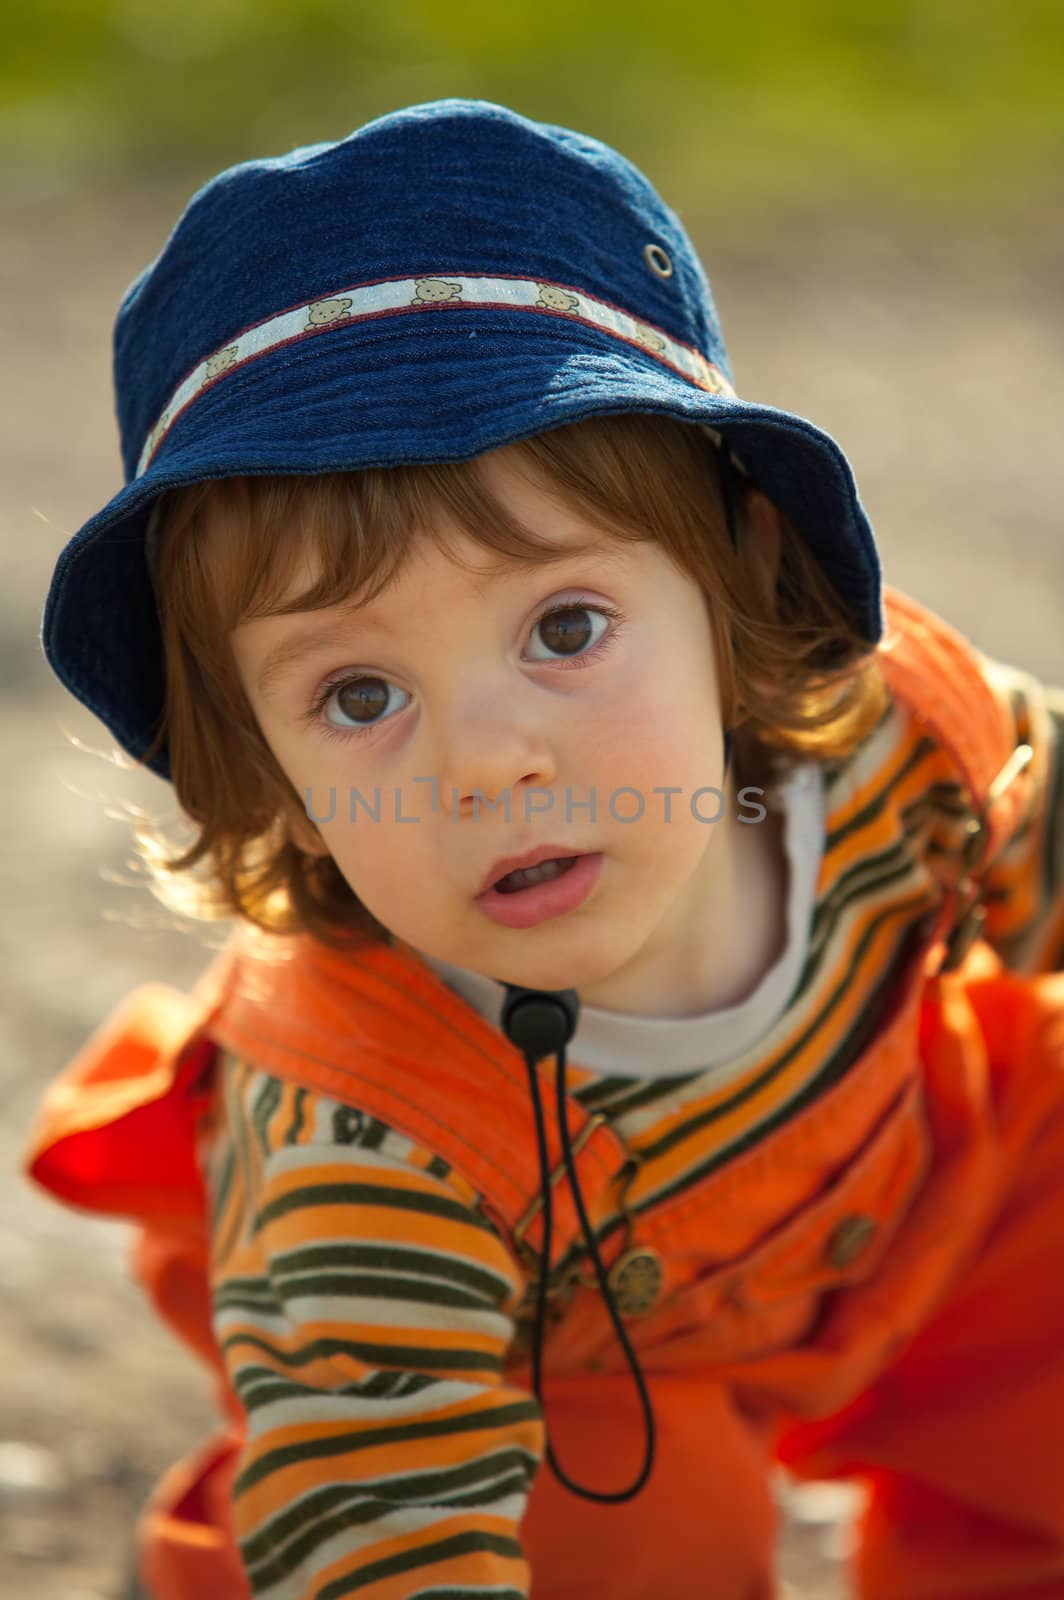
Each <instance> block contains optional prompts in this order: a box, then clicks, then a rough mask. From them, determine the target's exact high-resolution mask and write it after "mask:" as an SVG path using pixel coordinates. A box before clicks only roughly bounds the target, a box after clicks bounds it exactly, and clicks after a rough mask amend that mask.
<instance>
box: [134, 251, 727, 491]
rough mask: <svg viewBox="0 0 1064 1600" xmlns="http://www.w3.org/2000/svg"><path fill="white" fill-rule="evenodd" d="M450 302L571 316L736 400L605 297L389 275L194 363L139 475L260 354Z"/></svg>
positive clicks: (285, 316) (286, 314)
mask: <svg viewBox="0 0 1064 1600" xmlns="http://www.w3.org/2000/svg"><path fill="white" fill-rule="evenodd" d="M448 306H476V307H478V308H482V309H491V308H495V309H499V308H505V309H507V310H511V311H512V310H516V311H531V312H535V313H537V314H538V315H540V316H551V317H567V318H569V319H570V320H571V321H573V322H582V323H584V324H585V325H586V326H587V327H591V328H598V329H600V331H602V332H603V333H608V334H612V335H613V337H614V338H616V339H622V340H624V341H625V343H627V344H631V345H635V346H637V347H638V348H639V349H640V350H642V351H644V352H645V353H646V354H647V355H650V356H652V357H653V358H654V359H655V360H656V361H660V362H662V364H663V365H665V366H667V367H671V368H672V369H673V370H674V371H675V372H678V373H679V374H680V375H681V377H684V378H686V379H688V380H689V381H690V382H691V383H695V384H697V385H698V387H699V388H700V389H707V390H709V391H710V393H712V394H722V395H727V396H729V397H730V398H732V399H734V398H735V390H734V389H733V388H732V386H731V384H730V383H729V382H728V380H727V378H726V377H725V376H724V374H723V373H722V372H721V371H720V370H719V368H717V367H715V366H714V365H713V363H712V362H710V361H707V360H706V358H705V356H704V355H703V354H702V353H701V351H700V350H696V349H695V348H694V346H693V345H689V344H683V343H682V342H681V341H680V340H679V339H674V338H673V337H672V336H671V334H668V333H666V332H665V331H664V329H662V328H657V327H654V326H653V325H652V324H651V323H649V322H644V321H642V320H641V319H640V318H638V317H632V316H629V314H628V313H627V312H626V311H622V310H620V309H619V308H618V307H617V306H611V305H610V304H609V303H608V302H607V301H605V300H597V299H596V298H595V297H594V296H593V295H589V294H586V293H585V292H584V291H583V290H582V289H571V288H569V287H567V286H566V285H564V284H559V283H544V282H542V280H540V279H536V278H498V277H492V278H479V277H478V278H468V277H465V276H464V275H462V274H460V273H453V274H451V273H440V274H434V275H432V276H423V277H418V278H389V279H384V280H382V281H379V282H376V283H363V284H355V285H353V286H352V287H349V288H345V289H337V290H336V292H335V293H334V294H331V295H325V296H318V298H317V299H314V300H310V301H307V302H306V303H305V304H304V305H299V306H293V307H292V308H291V309H290V310H288V311H282V312H279V313H278V315H277V316H275V317H269V318H268V319H267V320H266V321H265V322H259V323H256V324H254V325H253V326H252V327H250V328H245V329H244V331H243V332H242V333H238V334H234V335H233V336H232V338H230V339H228V340H227V341H226V343H225V344H224V345H222V346H220V347H219V348H218V349H217V350H214V351H212V352H211V354H210V355H208V356H206V357H205V358H204V359H203V360H202V361H201V362H199V364H198V365H197V366H195V367H193V369H192V371H191V372H190V373H189V374H188V376H187V377H186V378H184V379H183V380H182V382H181V383H180V384H179V385H178V387H177V389H176V390H175V391H174V393H173V394H172V395H171V396H170V399H169V400H168V401H167V403H166V406H165V407H164V409H163V411H162V413H161V414H160V416H159V418H158V420H157V421H156V423H155V426H154V427H153V428H152V430H151V432H150V433H149V434H148V437H147V439H145V441H144V448H143V450H142V451H141V453H140V459H139V461H138V462H137V471H136V476H137V477H138V478H139V477H140V476H141V475H142V473H144V472H145V471H146V470H147V468H148V466H149V465H150V464H151V461H152V458H153V456H154V455H155V452H156V451H157V450H158V448H159V446H160V444H161V443H162V441H163V438H164V437H165V435H166V433H167V431H168V430H169V429H170V428H171V427H172V426H173V424H174V422H176V421H177V418H178V417H179V416H180V415H181V413H182V412H183V411H184V410H185V408H186V406H188V405H190V404H191V402H192V401H193V400H194V399H195V398H196V397H197V396H198V395H200V394H202V393H203V391H204V390H205V389H207V388H208V387H209V386H210V385H212V384H214V383H216V382H218V381H219V380H220V379H221V378H223V377H228V376H229V375H230V374H231V373H233V372H237V371H239V369H240V368H241V367H242V366H244V365H245V363H247V362H248V361H253V360H254V359H255V357H256V356H261V355H264V354H265V353H266V352H267V351H268V350H275V349H277V347H278V346H279V345H284V344H291V343H292V342H293V341H294V340H296V339H305V338H311V337H313V336H314V335H315V334H319V333H325V332H327V331H328V330H329V329H331V328H338V327H348V326H349V325H350V324H351V323H352V322H359V321H362V320H363V319H364V318H368V317H380V316H387V315H389V314H396V313H401V312H410V311H414V312H424V311H428V310H439V311H444V310H446V309H447V307H448Z"/></svg>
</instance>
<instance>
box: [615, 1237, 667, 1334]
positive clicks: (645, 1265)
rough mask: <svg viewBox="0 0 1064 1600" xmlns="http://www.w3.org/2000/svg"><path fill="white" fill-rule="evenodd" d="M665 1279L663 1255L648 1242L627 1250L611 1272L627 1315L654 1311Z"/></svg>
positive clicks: (619, 1303) (617, 1295)
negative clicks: (651, 1247) (648, 1244)
mask: <svg viewBox="0 0 1064 1600" xmlns="http://www.w3.org/2000/svg"><path fill="white" fill-rule="evenodd" d="M664 1281H665V1266H664V1263H663V1261H662V1259H661V1256H660V1255H659V1254H658V1252H657V1251H656V1250H652V1249H650V1248H649V1246H647V1245H637V1246H636V1247H635V1249H634V1250H626V1251H625V1252H624V1255H623V1256H619V1257H618V1258H617V1260H616V1261H615V1262H614V1263H613V1266H612V1267H611V1268H610V1270H609V1274H608V1282H609V1286H610V1288H611V1289H612V1291H613V1294H614V1298H615V1299H616V1301H617V1309H618V1311H619V1312H620V1313H621V1315H622V1316H625V1317H641V1316H645V1315H646V1313H647V1312H648V1311H653V1309H654V1307H655V1306H656V1305H657V1303H658V1301H659V1299H660V1298H661V1286H662V1284H663V1283H664Z"/></svg>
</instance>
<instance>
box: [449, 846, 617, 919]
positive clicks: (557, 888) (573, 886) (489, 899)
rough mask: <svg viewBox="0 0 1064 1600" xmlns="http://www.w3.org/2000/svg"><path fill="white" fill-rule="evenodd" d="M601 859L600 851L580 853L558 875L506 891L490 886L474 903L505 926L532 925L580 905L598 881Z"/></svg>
mask: <svg viewBox="0 0 1064 1600" xmlns="http://www.w3.org/2000/svg"><path fill="white" fill-rule="evenodd" d="M604 860H605V857H604V856H603V855H602V853H601V851H595V852H593V853H590V854H587V855H580V856H577V857H575V859H574V860H573V864H572V866H571V867H569V869H568V870H567V871H566V872H563V873H562V874H561V875H560V876H559V877H557V878H550V879H548V881H547V882H546V883H537V884H533V885H532V886H531V887H529V888H527V889H517V890H514V891H513V892H511V893H509V894H503V893H501V892H500V891H499V890H498V889H496V888H494V887H492V888H490V889H486V890H484V892H483V893H482V894H478V895H477V897H476V901H475V903H476V905H478V906H479V907H480V909H481V911H483V913H484V915H485V916H487V917H490V918H491V919H492V921H493V922H497V923H499V924H500V926H502V927H504V928H534V927H535V926H536V925H537V923H540V922H546V921H548V920H549V919H551V918H553V917H560V916H563V915H564V914H565V913H566V912H567V911H575V910H576V908H577V907H578V906H581V905H583V903H584V901H585V900H586V899H587V897H588V895H589V894H590V893H591V891H592V889H594V887H595V885H596V884H597V882H598V879H599V874H600V873H601V871H602V864H603V862H604Z"/></svg>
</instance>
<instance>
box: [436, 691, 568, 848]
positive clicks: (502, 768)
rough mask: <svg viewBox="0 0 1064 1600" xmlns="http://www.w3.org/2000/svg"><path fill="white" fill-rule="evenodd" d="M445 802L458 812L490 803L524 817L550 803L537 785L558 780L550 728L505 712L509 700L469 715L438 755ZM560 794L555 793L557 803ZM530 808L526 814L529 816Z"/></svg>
mask: <svg viewBox="0 0 1064 1600" xmlns="http://www.w3.org/2000/svg"><path fill="white" fill-rule="evenodd" d="M439 779H440V788H441V795H440V799H441V804H442V805H443V807H444V808H445V809H446V811H447V812H448V813H449V814H453V815H454V816H463V817H464V816H469V815H472V816H477V815H482V814H484V811H485V809H486V808H487V807H488V806H490V807H491V808H492V810H493V812H494V811H495V810H498V812H499V813H500V815H501V816H502V817H503V819H504V820H505V819H506V805H505V802H506V797H507V795H509V806H510V818H511V819H512V820H514V821H520V822H525V821H527V820H529V818H530V817H532V816H533V815H535V814H536V813H537V812H539V811H542V810H545V809H549V805H548V801H547V799H546V798H543V797H540V798H539V799H538V800H537V799H535V798H533V797H532V796H531V793H530V791H532V790H533V789H544V790H551V789H553V787H554V785H555V784H556V783H557V780H558V759H557V755H556V753H555V751H554V750H553V748H552V746H551V743H550V741H549V739H548V738H547V735H546V731H545V730H544V729H542V728H540V727H539V726H535V727H533V726H531V725H529V724H528V723H527V722H525V723H524V724H519V723H518V721H517V719H516V717H514V716H507V714H506V708H505V706H497V707H495V708H493V710H492V712H491V713H490V714H486V715H481V716H476V717H470V718H468V719H467V720H466V721H465V722H464V723H463V725H462V726H461V728H459V729H454V728H453V727H452V730H451V734H450V737H449V738H448V740H447V745H446V749H445V751H444V752H443V754H442V756H441V761H440V772H439ZM558 799H559V797H558V796H554V797H553V802H552V803H553V805H554V807H555V808H556V807H557V803H558ZM526 811H527V813H528V815H527V816H526V814H525V813H526Z"/></svg>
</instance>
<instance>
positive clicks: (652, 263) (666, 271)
mask: <svg viewBox="0 0 1064 1600" xmlns="http://www.w3.org/2000/svg"><path fill="white" fill-rule="evenodd" d="M643 260H644V261H645V262H646V264H647V266H648V267H649V268H650V270H651V272H652V273H653V274H654V276H655V277H657V278H671V277H672V272H673V267H672V262H671V261H670V259H669V257H668V256H667V255H666V254H665V251H664V250H663V249H662V248H661V246H660V244H645V245H644V246H643Z"/></svg>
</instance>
